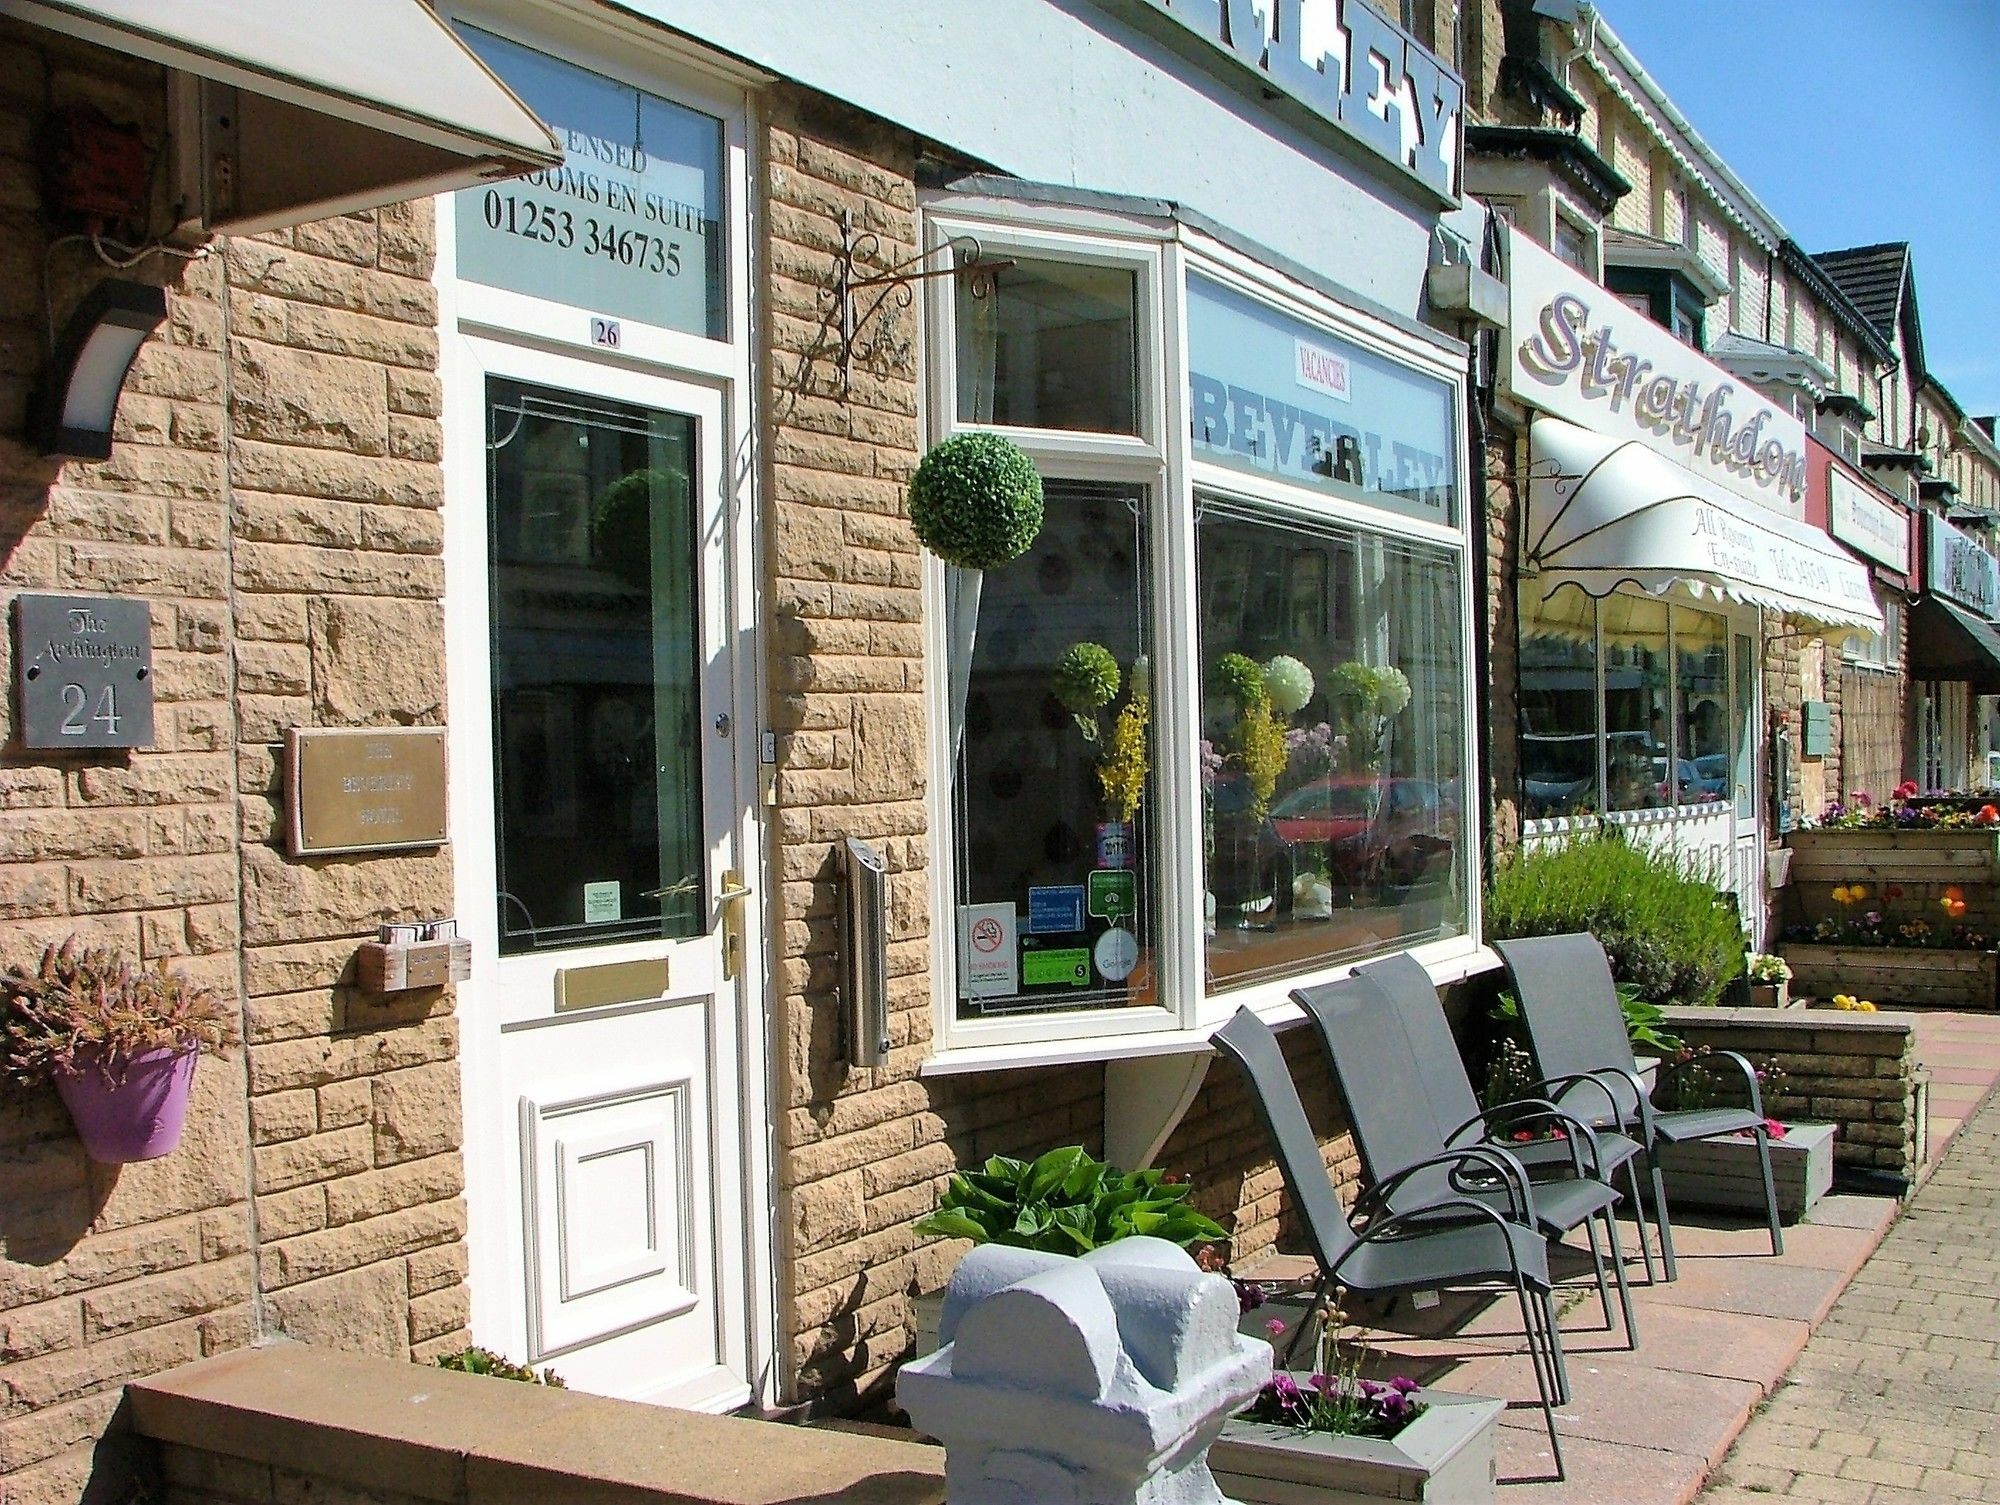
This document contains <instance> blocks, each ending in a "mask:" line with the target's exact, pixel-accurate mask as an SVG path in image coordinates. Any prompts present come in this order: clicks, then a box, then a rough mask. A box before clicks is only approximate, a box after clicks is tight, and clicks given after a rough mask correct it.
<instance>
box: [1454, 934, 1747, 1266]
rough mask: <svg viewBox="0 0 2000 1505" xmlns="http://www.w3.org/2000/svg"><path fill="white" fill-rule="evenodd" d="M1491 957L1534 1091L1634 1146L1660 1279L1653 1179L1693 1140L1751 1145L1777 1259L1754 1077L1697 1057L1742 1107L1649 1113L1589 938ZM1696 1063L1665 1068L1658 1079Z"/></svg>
mask: <svg viewBox="0 0 2000 1505" xmlns="http://www.w3.org/2000/svg"><path fill="white" fill-rule="evenodd" d="M1494 949H1495V950H1497V951H1498V952H1499V953H1500V959H1501V960H1502V961H1504V962H1505V963H1506V964H1507V975H1508V977H1509V978H1510V979H1512V981H1513V984H1514V996H1515V997H1516V998H1517V999H1519V1000H1520V1003H1521V1019H1522V1022H1523V1023H1525V1024H1526V1025H1527V1027H1528V1045H1529V1049H1530V1050H1531V1051H1533V1053H1534V1057H1535V1069H1536V1070H1537V1071H1539V1072H1540V1073H1541V1076H1542V1081H1541V1083H1540V1085H1541V1087H1542V1088H1543V1089H1545V1090H1546V1091H1547V1092H1548V1095H1549V1096H1550V1097H1551V1098H1553V1099H1554V1100H1555V1101H1556V1102H1557V1103H1558V1104H1560V1105H1562V1106H1563V1107H1565V1108H1568V1109H1569V1110H1570V1111H1571V1112H1573V1113H1576V1114H1577V1115H1578V1116H1580V1117H1582V1118H1583V1119H1585V1120H1586V1121H1588V1122H1590V1123H1592V1124H1605V1125H1608V1126H1610V1127H1613V1128H1616V1129H1617V1130H1619V1131H1620V1132H1622V1133H1626V1134H1630V1135H1632V1136H1634V1137H1635V1138H1636V1139H1637V1140H1638V1141H1639V1149H1640V1153H1641V1154H1642V1155H1643V1156H1644V1157H1645V1160H1646V1165H1647V1169H1648V1170H1649V1171H1650V1173H1651V1179H1652V1183H1653V1219H1654V1221H1655V1222H1656V1223H1657V1224H1658V1225H1659V1230H1660V1257H1661V1262H1662V1263H1663V1264H1664V1265H1665V1267H1666V1275H1667V1279H1669V1280H1672V1279H1673V1278H1674V1276H1675V1274H1676V1273H1677V1271H1676V1269H1675V1265H1674V1224H1673V1217H1672V1215H1671V1214H1670V1213H1669V1212H1668V1210H1667V1192H1666V1183H1665V1181H1664V1180H1663V1178H1662V1177H1661V1175H1660V1158H1659V1151H1660V1146H1662V1145H1666V1144H1681V1143H1685V1142H1687V1141H1689V1140H1696V1139H1717V1138H1720V1137H1721V1136H1722V1135H1724V1134H1741V1133H1743V1132H1745V1131H1746V1130H1747V1131H1748V1132H1749V1133H1750V1134H1751V1135H1753V1136H1754V1137H1755V1139H1756V1141H1757V1161H1758V1165H1759V1168H1760V1169H1761V1170H1762V1171H1763V1173H1764V1208H1765V1213H1766V1215H1767V1217H1768V1220H1769V1222H1770V1226H1771V1252H1772V1253H1773V1254H1783V1253H1784V1252H1785V1235H1784V1233H1783V1231H1782V1230H1781V1229H1780V1228H1779V1226H1778V1191H1777V1187H1776V1186H1775V1185H1774V1184H1773V1182H1772V1180H1771V1134H1770V1130H1769V1129H1768V1128H1767V1127H1766V1124H1765V1118H1764V1098H1763V1094H1762V1093H1761V1092H1760V1091H1759V1090H1758V1087H1757V1073H1756V1071H1755V1070H1754V1069H1753V1068H1752V1067H1751V1065H1750V1063H1749V1062H1748V1061H1746V1060H1744V1059H1743V1057H1742V1056H1740V1055H1738V1054H1737V1053H1736V1052H1735V1051H1733V1050H1718V1051H1714V1052H1712V1053H1711V1054H1709V1055H1706V1056H1704V1057H1702V1058H1701V1063H1702V1064H1703V1065H1707V1066H1716V1065H1720V1064H1722V1063H1723V1062H1729V1063H1730V1064H1732V1065H1733V1066H1735V1067H1736V1068H1737V1069H1738V1070H1739V1071H1741V1072H1742V1074H1743V1081H1744V1086H1745V1087H1746V1089H1747V1090H1748V1095H1749V1099H1750V1106H1749V1107H1747V1108H1688V1109H1681V1110H1677V1111H1674V1112H1660V1111H1658V1110H1656V1109H1655V1108H1654V1107H1653V1104H1652V1100H1651V1099H1650V1098H1649V1097H1648V1095H1647V1093H1646V1089H1645V1085H1644V1083H1642V1082H1641V1081H1640V1080H1639V1063H1638V1062H1637V1061H1636V1060H1635V1059H1634V1058H1633V1055H1632V1041H1631V1037H1630V1036H1629V1035H1627V1034H1626V1032H1625V1011H1624V1010H1623V1009H1622V1008H1621V1007H1620V1006H1619V1003H1618V984H1617V983H1616V982H1614V981H1613V980H1612V977H1611V963H1610V961H1609V960H1608V959H1607V958H1606V957H1605V955H1604V948H1603V946H1601V945H1599V944H1598V941H1597V937H1596V936H1594V935H1589V934H1583V933H1579V934H1575V935H1544V936H1533V937H1529V938H1525V939H1522V940H1515V941H1495V942H1494ZM1694 1064H1696V1063H1695V1062H1693V1061H1684V1062H1672V1061H1669V1062H1664V1063H1662V1065H1661V1067H1660V1076H1661V1078H1662V1079H1670V1078H1671V1077H1672V1076H1673V1075H1674V1074H1675V1073H1676V1072H1678V1071H1682V1070H1685V1069H1687V1068H1688V1067H1690V1066H1692V1065H1694Z"/></svg>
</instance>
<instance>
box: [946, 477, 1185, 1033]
mask: <svg viewBox="0 0 2000 1505" xmlns="http://www.w3.org/2000/svg"><path fill="white" fill-rule="evenodd" d="M1045 507H1046V510H1045V520H1044V522H1043V524H1042V532H1041V536H1040V537H1039V538H1038V539H1037V540H1036V541H1035V546H1034V547H1033V548H1032V549H1030V550H1029V551H1028V552H1027V553H1026V554H1024V555H1023V556H1022V557H1021V558H1019V559H1017V560H1016V561H1014V563H1012V564H1010V565H1008V566H1007V567H1006V568H1004V569H999V570H992V571H988V572H987V574H986V577H985V581H984V584H983V587H982V590H981V595H980V602H979V626H978V632H977V636H976V637H975V639H974V645H973V651H972V674H971V678H970V682H969V685H968V688H967V693H966V702H965V721H964V731H963V734H962V736H960V738H959V747H958V755H957V777H956V779H955V781H954V785H953V807H954V808H953V834H954V838H955V845H956V849H957V859H958V860H957V864H956V866H957V878H958V905H959V909H958V912H959V916H960V931H961V935H960V945H959V952H958V994H959V998H960V999H961V1001H962V1002H961V1012H962V1013H963V1014H964V1015H966V1016H968V1017H992V1016H995V1015H999V1014H1004V1013H1008V1012H1017V1011H1020V1010H1023V1009H1029V1010H1038V1011H1047V1010H1051V1009H1091V1008H1112V1007H1118V1006H1120V1005H1123V1004H1126V1003H1129V1002H1157V999H1155V998H1153V997H1152V996H1151V993H1150V987H1151V978H1152V968H1151V966H1150V965H1146V962H1147V958H1148V957H1149V956H1150V953H1151V950H1152V947H1153V944H1154V935H1155V931H1156V928H1157V927H1156V924H1155V921H1154V905H1155V891H1154V884H1153V881H1152V873H1153V871H1154V868H1155V866H1156V863H1157V857H1158V844H1157V842H1156V841H1155V839H1154V838H1153V835H1152V813H1153V803H1154V802H1153V801H1152V799H1151V798H1149V796H1150V794H1151V792H1152V766H1153V756H1152V748H1153V730H1152V725H1151V719H1152V718H1151V708H1152V694H1153V686H1152V668H1151V661H1150V657H1149V653H1148V636H1147V634H1148V629H1147V623H1148V619H1149V616H1150V613H1149V611H1148V596H1149V591H1148V589H1147V571H1146V557H1147V553H1146V550H1147V543H1146V506H1145V496H1144V493H1143V492H1141V491H1138V490H1136V489H1134V488H1131V487H1125V486H1104V485H1091V484H1087V483H1083V482H1073V481H1055V482H1050V483H1048V485H1047V487H1046V502H1045Z"/></svg>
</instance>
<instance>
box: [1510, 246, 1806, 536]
mask: <svg viewBox="0 0 2000 1505" xmlns="http://www.w3.org/2000/svg"><path fill="white" fill-rule="evenodd" d="M1507 268H1508V271H1507V294H1508V298H1507V301H1508V309H1509V316H1510V322H1511V328H1510V329H1509V331H1508V336H1507V338H1506V340H1505V341H1503V346H1504V348H1505V350H1506V352H1507V361H1506V366H1507V385H1508V390H1509V391H1511V392H1512V393H1513V394H1514V396H1516V397H1517V398H1519V399H1520V400H1521V401H1522V402H1524V403H1527V404H1528V405H1529V406H1531V407H1536V408H1540V409H1542V410H1543V411H1545V412H1549V413H1554V414H1555V415H1556V416H1557V417H1559V418H1567V419H1568V420H1569V421H1570V422H1572V423H1579V424H1582V425H1583V426H1584V427H1586V428H1590V429H1595V430H1596V431H1597V432H1598V433H1600V434H1604V435H1606V436H1607V437H1611V438H1622V439H1636V440H1638V441H1639V442H1640V443H1642V444H1644V445H1646V447H1647V448H1649V449H1654V450H1658V451H1659V452H1660V453H1661V454H1664V455H1666V456H1667V457H1668V458H1669V459H1671V460H1674V461H1676V462H1678V463H1679V464H1681V465H1684V466H1686V467H1687V468H1688V469H1689V470H1692V471H1694V472H1695V473H1696V474H1698V475H1702V476H1706V477H1707V478H1708V479H1710V480H1713V481H1716V482H1719V483H1720V484H1722V485H1724V486H1726V487H1728V488H1729V489H1730V490H1731V491H1734V492H1736V493H1737V494H1738V495H1739V496H1745V497H1748V498H1749V499H1750V500H1752V501H1754V502H1759V503H1761V504H1762V505H1764V506H1766V507H1769V508H1771V509H1772V510H1773V511H1776V512H1782V513H1784V514H1785V515H1786V516H1787V517H1793V518H1797V517H1803V516H1804V515H1805V498H1806V430H1805V425H1804V424H1803V423H1801V422H1800V421H1799V420H1798V419H1797V418H1795V417H1794V416H1793V415H1792V414H1791V413H1789V412H1787V411H1786V410H1785V409H1783V408H1780V407H1778V406H1776V405H1775V404H1773V403H1771V402H1770V401H1768V400H1767V399H1766V398H1765V397H1764V396H1763V395H1762V394H1761V393H1759V392H1758V391H1756V390H1755V389H1754V388H1751V387H1746V386H1744V385H1743V384H1741V383H1740V382H1739V381H1738V380H1737V379H1736V378H1734V377H1732V376H1731V375H1730V374H1729V373H1728V372H1727V371H1725V370H1723V369H1722V368H1721V367H1720V366H1718V365H1716V364H1715V363H1714V362H1713V361H1711V360H1709V359H1708V358H1707V357H1705V356H1704V355H1702V354H1701V352H1700V351H1698V350H1692V349H1690V348H1689V347H1688V346H1686V345H1684V344H1682V343H1681V342H1680V341H1679V340H1677V339H1675V338H1674V337H1673V335H1671V334H1670V333H1668V332H1667V331H1666V330H1665V329H1662V328H1661V327H1660V326H1659V325H1657V324H1655V323H1654V322H1653V321H1652V320H1651V319H1649V318H1647V317H1646V316H1645V315H1644V314H1642V313H1640V312H1638V311H1637V310H1636V309H1632V308H1629V307H1627V306H1626V305H1625V304H1623V303H1621V302H1619V301H1618V298H1617V297H1616V295H1614V294H1613V293H1611V292H1609V291H1607V290H1606V289H1605V288H1602V287H1600V286H1598V284H1596V283H1595V282H1592V281H1591V280H1590V279H1589V278H1587V277H1584V276H1582V275H1580V274H1579V273H1577V272H1576V271H1574V270H1572V269H1571V268H1570V267H1568V266H1566V265H1564V264H1563V263H1562V262H1561V261H1558V260H1557V259H1556V258H1555V257H1554V256H1551V255H1550V254H1549V253H1548V252H1547V251H1544V250H1543V249H1542V248H1541V247H1540V246H1538V245H1536V244H1535V243H1534V242H1533V241H1531V240H1529V239H1528V238H1527V237H1526V236H1525V235H1523V234H1521V232H1520V231H1518V230H1515V229H1512V228H1511V227H1510V228H1509V229H1508V231H1507Z"/></svg>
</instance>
